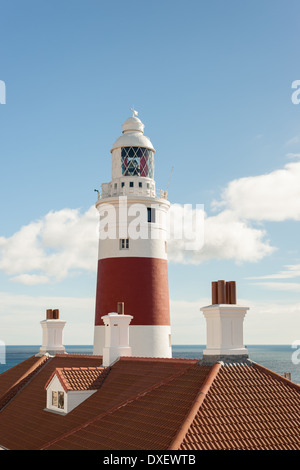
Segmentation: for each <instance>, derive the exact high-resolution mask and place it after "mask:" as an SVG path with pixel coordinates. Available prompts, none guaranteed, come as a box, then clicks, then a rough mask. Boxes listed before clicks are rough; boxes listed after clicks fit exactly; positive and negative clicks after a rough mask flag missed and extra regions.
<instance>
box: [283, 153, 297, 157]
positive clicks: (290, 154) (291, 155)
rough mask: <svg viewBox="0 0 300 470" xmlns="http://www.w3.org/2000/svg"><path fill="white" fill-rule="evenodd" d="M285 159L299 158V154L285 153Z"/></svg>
mask: <svg viewBox="0 0 300 470" xmlns="http://www.w3.org/2000/svg"><path fill="white" fill-rule="evenodd" d="M286 157H287V158H300V153H287V154H286Z"/></svg>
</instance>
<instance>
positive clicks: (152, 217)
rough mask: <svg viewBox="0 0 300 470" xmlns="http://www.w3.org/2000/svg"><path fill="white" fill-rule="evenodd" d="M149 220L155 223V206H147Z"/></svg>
mask: <svg viewBox="0 0 300 470" xmlns="http://www.w3.org/2000/svg"><path fill="white" fill-rule="evenodd" d="M147 217H148V222H153V223H155V209H154V208H153V207H147Z"/></svg>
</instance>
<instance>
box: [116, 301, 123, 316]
mask: <svg viewBox="0 0 300 470" xmlns="http://www.w3.org/2000/svg"><path fill="white" fill-rule="evenodd" d="M117 312H118V314H119V315H124V302H118V303H117Z"/></svg>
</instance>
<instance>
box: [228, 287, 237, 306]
mask: <svg viewBox="0 0 300 470" xmlns="http://www.w3.org/2000/svg"><path fill="white" fill-rule="evenodd" d="M228 284H229V297H230V302H229V303H230V304H236V282H235V281H230V282H229V283H228Z"/></svg>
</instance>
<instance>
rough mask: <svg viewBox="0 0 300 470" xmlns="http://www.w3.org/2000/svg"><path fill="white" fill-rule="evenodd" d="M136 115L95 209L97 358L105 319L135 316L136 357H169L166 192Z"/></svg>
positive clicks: (115, 154) (117, 147) (116, 145)
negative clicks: (158, 180) (97, 224)
mask: <svg viewBox="0 0 300 470" xmlns="http://www.w3.org/2000/svg"><path fill="white" fill-rule="evenodd" d="M137 114H138V113H137V111H136V110H134V109H132V116H131V117H129V118H128V119H127V120H126V121H125V122H124V124H123V125H122V135H121V136H120V137H119V138H118V139H117V140H116V141H115V143H114V144H113V146H112V149H111V158H112V180H111V182H109V183H103V184H102V186H101V193H98V201H97V202H96V208H97V210H98V212H99V217H100V231H99V249H98V273H97V291H96V312H95V330H94V354H97V355H102V354H103V348H104V346H105V328H106V326H105V325H104V322H103V319H102V317H105V316H107V315H108V314H109V313H112V312H116V308H117V304H118V303H120V302H122V304H123V305H124V309H125V311H124V312H123V313H125V314H127V315H131V316H132V321H131V324H130V327H129V344H130V347H131V350H132V356H137V357H171V356H172V351H171V328H170V307H169V286H168V262H167V229H166V227H167V224H166V221H167V215H168V210H169V207H170V203H169V201H168V199H167V192H166V191H160V193H159V194H157V191H156V187H155V180H154V154H155V149H154V147H153V145H152V143H151V141H150V139H149V138H148V137H146V136H145V135H144V124H143V123H142V122H141V120H140V119H139V118H138V117H137Z"/></svg>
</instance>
